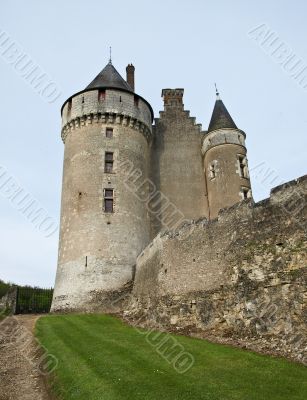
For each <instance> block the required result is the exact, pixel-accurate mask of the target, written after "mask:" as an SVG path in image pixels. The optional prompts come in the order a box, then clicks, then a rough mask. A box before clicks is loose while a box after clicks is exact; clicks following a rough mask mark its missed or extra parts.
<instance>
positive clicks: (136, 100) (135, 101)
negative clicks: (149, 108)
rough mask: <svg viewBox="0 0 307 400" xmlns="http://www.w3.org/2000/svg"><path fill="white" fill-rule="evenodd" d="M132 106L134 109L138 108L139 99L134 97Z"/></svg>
mask: <svg viewBox="0 0 307 400" xmlns="http://www.w3.org/2000/svg"><path fill="white" fill-rule="evenodd" d="M134 105H135V106H136V107H138V106H139V98H138V97H137V96H134Z"/></svg>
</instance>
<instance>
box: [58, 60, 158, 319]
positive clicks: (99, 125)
mask: <svg viewBox="0 0 307 400" xmlns="http://www.w3.org/2000/svg"><path fill="white" fill-rule="evenodd" d="M130 67H131V66H130ZM130 70H131V68H130ZM133 74H134V67H133ZM130 78H131V76H130ZM129 82H130V84H131V85H132V83H134V79H133V81H132V80H131V79H130V80H129ZM130 84H129V83H128V82H126V81H125V80H124V79H123V78H122V77H121V76H120V74H119V73H118V72H117V70H116V69H115V68H114V66H113V65H112V62H111V61H110V62H109V63H108V64H107V65H106V67H105V68H104V69H103V70H102V71H101V72H100V73H99V74H98V75H97V76H96V78H95V79H94V80H93V81H92V82H91V83H90V84H89V85H88V86H87V87H86V88H85V89H84V90H82V91H80V92H78V93H76V94H74V95H73V96H71V97H70V98H69V99H68V100H66V101H65V103H64V105H63V107H62V139H63V142H64V145H65V150H64V166H63V185H62V203H61V228H60V242H59V258H58V268H57V276H56V283H55V290H54V298H53V303H52V311H63V310H73V311H79V310H80V311H94V310H105V309H107V308H108V305H109V304H110V301H114V300H115V299H116V296H119V297H120V296H121V295H122V293H123V292H124V291H125V290H127V288H128V287H129V284H130V282H131V280H132V278H133V273H134V265H135V260H136V258H137V256H138V254H139V253H140V252H141V251H142V250H143V249H144V247H145V246H146V245H147V244H148V242H149V234H150V229H149V218H148V212H147V209H146V203H144V202H142V201H141V199H140V196H139V195H138V193H137V192H136V191H133V190H128V189H127V187H126V184H125V182H126V173H127V171H126V167H125V166H124V165H125V162H126V161H127V160H128V161H129V166H131V167H132V169H133V170H135V171H137V173H138V174H139V175H141V179H143V180H145V179H146V178H147V169H148V168H147V164H148V152H149V149H148V147H149V146H148V144H149V140H150V137H151V134H152V120H153V111H152V108H151V106H150V105H149V103H148V102H147V101H146V100H145V99H143V98H142V97H141V96H139V95H138V94H135V93H134V90H133V87H131V86H130ZM146 190H147V188H142V191H143V192H144V191H146ZM143 195H144V193H143ZM145 195H146V193H145Z"/></svg>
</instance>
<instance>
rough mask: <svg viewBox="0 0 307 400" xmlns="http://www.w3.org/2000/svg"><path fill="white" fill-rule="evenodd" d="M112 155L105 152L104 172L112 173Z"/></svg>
mask: <svg viewBox="0 0 307 400" xmlns="http://www.w3.org/2000/svg"><path fill="white" fill-rule="evenodd" d="M113 163H114V159H113V153H111V152H109V151H107V152H106V153H105V157H104V172H108V173H112V172H113Z"/></svg>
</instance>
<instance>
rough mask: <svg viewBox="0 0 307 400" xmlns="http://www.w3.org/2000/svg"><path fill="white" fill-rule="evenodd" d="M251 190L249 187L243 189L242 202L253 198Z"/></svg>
mask: <svg viewBox="0 0 307 400" xmlns="http://www.w3.org/2000/svg"><path fill="white" fill-rule="evenodd" d="M251 195H252V194H251V190H250V188H248V187H241V197H242V200H246V199H249V198H251Z"/></svg>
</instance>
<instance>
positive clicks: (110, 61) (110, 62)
mask: <svg viewBox="0 0 307 400" xmlns="http://www.w3.org/2000/svg"><path fill="white" fill-rule="evenodd" d="M109 64H112V47H111V46H110V58H109Z"/></svg>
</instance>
